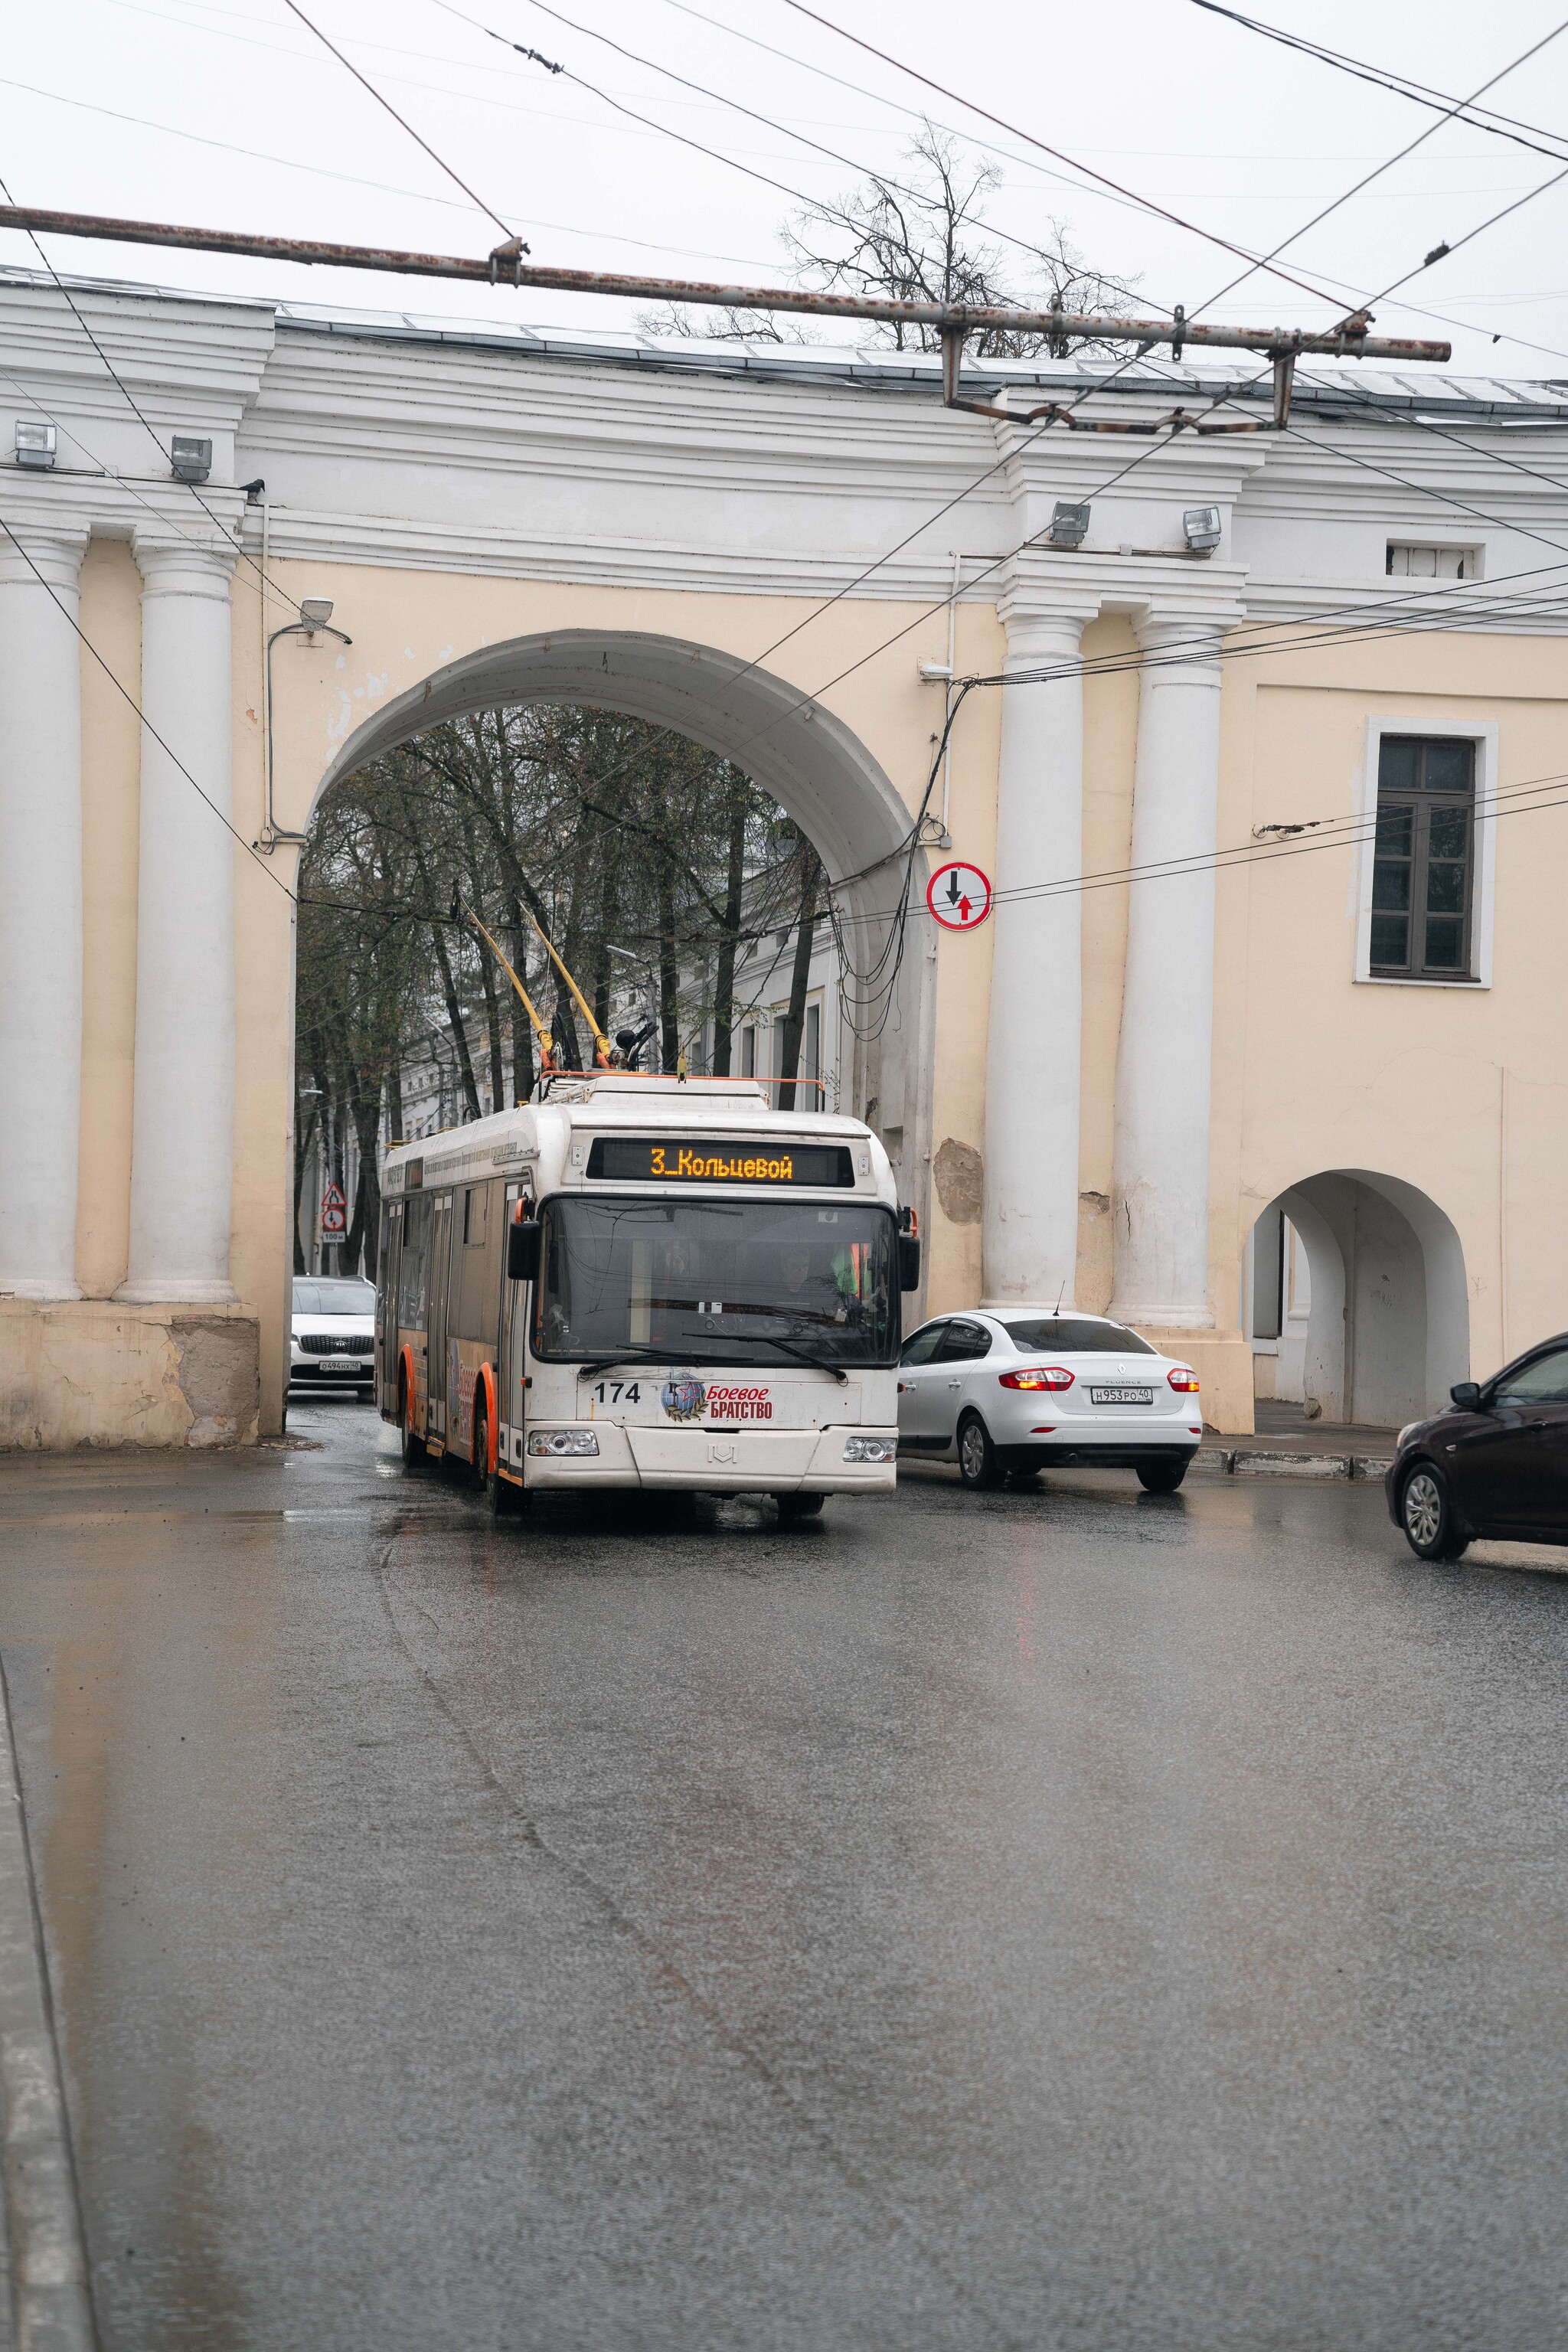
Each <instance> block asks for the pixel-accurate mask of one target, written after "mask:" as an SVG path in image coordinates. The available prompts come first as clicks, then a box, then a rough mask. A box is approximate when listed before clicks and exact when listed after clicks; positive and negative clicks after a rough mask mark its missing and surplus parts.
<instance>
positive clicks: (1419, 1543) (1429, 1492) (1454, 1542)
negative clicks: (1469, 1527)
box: [1399, 1462, 1468, 1559]
mask: <svg viewBox="0 0 1568 2352" xmlns="http://www.w3.org/2000/svg"><path fill="white" fill-rule="evenodd" d="M1399 1515H1400V1517H1401V1519H1402V1520H1403V1521H1404V1525H1405V1536H1406V1538H1408V1540H1409V1544H1410V1549H1411V1550H1412V1551H1413V1552H1415V1554H1416V1555H1417V1556H1418V1557H1419V1558H1420V1559H1458V1557H1459V1555H1460V1553H1461V1552H1462V1551H1463V1550H1464V1549H1465V1547H1466V1543H1467V1541H1468V1538H1466V1537H1464V1536H1462V1535H1460V1533H1459V1532H1458V1528H1457V1527H1456V1526H1455V1523H1454V1507H1453V1503H1452V1501H1451V1500H1450V1498H1449V1495H1448V1485H1447V1479H1446V1478H1445V1477H1444V1475H1443V1474H1442V1472H1441V1471H1440V1470H1437V1469H1434V1468H1432V1467H1431V1466H1430V1465H1428V1464H1426V1463H1425V1462H1421V1463H1417V1465H1416V1466H1415V1469H1414V1470H1412V1472H1411V1473H1410V1475H1409V1477H1408V1478H1406V1480H1405V1492H1404V1494H1403V1495H1402V1496H1400V1501H1399Z"/></svg>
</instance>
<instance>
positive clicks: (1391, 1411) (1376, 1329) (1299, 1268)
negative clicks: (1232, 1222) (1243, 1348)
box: [1246, 1168, 1470, 1429]
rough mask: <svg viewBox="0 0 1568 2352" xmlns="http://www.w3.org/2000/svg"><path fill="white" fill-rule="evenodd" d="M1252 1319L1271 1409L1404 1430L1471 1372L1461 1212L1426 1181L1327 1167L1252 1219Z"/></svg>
mask: <svg viewBox="0 0 1568 2352" xmlns="http://www.w3.org/2000/svg"><path fill="white" fill-rule="evenodd" d="M1247 1292H1248V1297H1247V1327H1246V1328H1247V1329H1248V1330H1249V1332H1250V1333H1251V1336H1252V1345H1253V1359H1254V1368H1255V1375H1256V1379H1255V1385H1256V1391H1257V1394H1258V1400H1259V1404H1260V1408H1261V1406H1262V1404H1263V1402H1264V1401H1266V1400H1273V1401H1274V1402H1275V1405H1276V1407H1277V1408H1278V1410H1277V1412H1275V1413H1274V1414H1272V1415H1271V1416H1270V1418H1271V1419H1273V1420H1274V1421H1275V1422H1276V1423H1277V1424H1280V1423H1284V1421H1285V1417H1286V1416H1285V1410H1284V1409H1285V1408H1287V1407H1289V1406H1295V1407H1298V1408H1299V1409H1300V1412H1302V1413H1303V1414H1304V1415H1305V1417H1306V1418H1308V1419H1309V1420H1312V1419H1319V1418H1321V1419H1322V1420H1323V1421H1326V1422H1332V1423H1340V1424H1346V1425H1355V1426H1361V1427H1365V1428H1379V1429H1387V1428H1397V1427H1398V1426H1399V1425H1400V1424H1401V1423H1405V1422H1407V1421H1413V1420H1415V1419H1418V1418H1419V1417H1420V1416H1421V1415H1422V1414H1424V1413H1427V1412H1436V1410H1437V1409H1438V1407H1439V1406H1441V1405H1443V1404H1445V1403H1447V1396H1448V1391H1449V1388H1450V1387H1451V1386H1452V1384H1453V1383H1454V1382H1455V1381H1462V1380H1466V1379H1468V1377H1469V1360H1470V1330H1469V1299H1468V1289H1467V1285H1466V1276H1465V1261H1464V1251H1463V1249H1462V1247H1461V1245H1460V1242H1459V1236H1458V1233H1457V1232H1456V1231H1455V1228H1454V1225H1453V1223H1452V1221H1451V1220H1450V1219H1449V1218H1448V1217H1447V1215H1446V1214H1445V1213H1444V1212H1443V1210H1441V1209H1440V1208H1439V1207H1438V1206H1437V1204H1436V1202H1435V1201H1433V1200H1432V1199H1431V1198H1430V1197H1429V1196H1428V1195H1427V1194H1426V1193H1425V1192H1420V1191H1419V1190H1418V1189H1417V1188H1416V1187H1415V1185H1413V1184H1407V1183H1405V1182H1404V1181H1402V1180H1401V1179H1400V1178H1398V1177H1394V1176H1384V1175H1381V1174H1378V1173H1376V1172H1375V1171H1372V1170H1370V1169H1363V1168H1335V1169H1328V1170H1324V1171H1321V1173H1320V1174H1318V1175H1315V1176H1309V1177H1305V1178H1302V1179H1301V1180H1300V1181H1298V1182H1296V1183H1294V1184H1291V1185H1289V1186H1288V1187H1287V1188H1286V1190H1285V1191H1284V1192H1280V1193H1279V1194H1278V1195H1277V1196H1276V1197H1275V1199H1274V1200H1273V1201H1271V1202H1270V1203H1269V1204H1268V1208H1267V1209H1265V1210H1264V1212H1263V1213H1262V1215H1261V1216H1260V1217H1258V1220H1257V1222H1256V1223H1255V1224H1254V1226H1253V1229H1252V1239H1251V1247H1250V1249H1249V1252H1248V1254H1247Z"/></svg>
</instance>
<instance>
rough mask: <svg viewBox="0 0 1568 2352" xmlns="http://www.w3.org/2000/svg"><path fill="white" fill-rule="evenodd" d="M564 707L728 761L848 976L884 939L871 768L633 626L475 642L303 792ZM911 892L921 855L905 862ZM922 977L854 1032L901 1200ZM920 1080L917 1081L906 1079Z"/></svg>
mask: <svg viewBox="0 0 1568 2352" xmlns="http://www.w3.org/2000/svg"><path fill="white" fill-rule="evenodd" d="M527 702H534V703H539V702H552V703H575V704H582V705H585V706H587V707H588V708H591V709H601V710H614V711H617V712H621V713H623V714H625V715H626V716H627V717H630V718H635V719H647V720H649V721H651V722H652V723H653V724H654V725H657V726H660V727H668V728H669V729H670V730H673V731H674V732H677V733H679V734H681V735H687V736H690V737H691V738H692V739H693V740H695V741H697V742H699V743H701V744H702V745H704V746H705V748H706V749H708V750H709V751H714V752H717V753H718V754H719V755H720V756H721V757H722V758H725V759H730V760H732V761H734V762H735V763H736V765H737V766H738V767H741V768H742V769H743V770H744V771H745V772H747V773H748V774H749V775H751V776H752V778H753V779H754V780H755V782H757V783H759V784H761V785H762V786H763V788H764V789H765V790H766V791H768V792H770V793H773V797H774V798H775V799H776V800H777V801H778V802H779V803H781V805H782V806H783V807H784V809H785V810H787V812H788V813H789V814H790V815H791V816H792V817H793V818H794V819H795V822H796V823H797V824H799V825H800V826H801V828H802V829H803V831H804V832H805V833H806V834H807V835H809V836H810V838H811V840H812V842H813V843H814V845H815V846H816V851H817V854H818V856H820V857H821V859H822V862H823V865H824V866H825V867H826V870H827V874H828V876H829V878H830V879H831V880H832V881H833V882H835V883H836V884H837V885H839V886H840V899H841V903H842V904H843V905H844V906H845V907H846V908H847V913H848V917H849V920H848V923H847V926H846V929H847V934H848V936H849V937H850V939H851V940H852V941H853V942H854V944H853V945H852V947H851V950H850V952H851V954H852V956H853V957H854V960H855V962H856V963H857V964H858V966H860V967H862V968H864V967H866V966H867V965H868V964H869V963H870V962H871V961H873V960H874V959H875V957H876V956H877V954H878V952H879V950H880V948H881V947H882V945H883V943H884V942H885V941H886V940H887V937H888V933H889V929H890V926H891V922H892V919H893V918H894V915H895V913H896V909H897V906H898V901H899V898H900V894H901V892H902V890H903V887H904V877H905V872H906V863H907V856H908V850H909V846H910V832H911V823H910V812H909V810H908V808H907V807H906V806H905V803H904V802H903V801H902V800H901V799H900V796H899V794H898V793H897V792H896V791H895V790H894V788H893V786H892V784H891V783H890V782H889V779H888V777H887V775H886V774H885V773H884V772H883V770H882V768H881V766H880V765H879V762H878V761H877V760H876V759H875V758H874V757H873V756H872V754H871V752H870V751H868V749H867V747H866V745H865V744H864V743H863V742H861V741H860V740H859V739H858V736H857V735H856V734H855V733H854V732H853V730H851V729H850V728H848V727H847V726H846V725H845V723H844V722H843V720H842V719H838V718H837V717H835V715H834V714H833V713H832V712H831V711H830V710H828V709H826V708H825V707H824V706H823V705H822V704H821V703H819V702H817V701H815V700H814V699H812V698H810V697H809V696H805V695H803V694H802V693H801V692H800V690H799V689H798V688H795V687H792V686H790V685H789V684H788V683H787V682H786V681H785V680H784V679H783V678H781V677H777V676H775V675H774V674H773V672H771V671H770V670H768V669H766V668H764V667H763V666H762V665H761V664H760V663H755V662H747V661H743V660H741V659H738V658H737V656H735V655H734V654H731V653H724V652H721V651H720V650H718V649H717V648H715V647H713V646H704V645H699V644H694V643H692V642H690V641H689V640H686V639H682V638H677V637H668V636H660V635H655V634H653V633H652V632H647V631H637V630H624V629H609V628H567V629H559V630H552V631H540V632H537V633H535V634H533V635H528V636H522V637H517V638H513V639H510V640H507V641H505V642H503V643H501V644H499V645H490V646H483V647H480V648H479V649H478V650H476V651H474V652H471V653H469V654H467V655H465V656H462V657H461V658H460V659H458V660H457V661H454V662H451V663H450V664H448V665H447V667H444V668H442V669H440V670H438V671H437V672H435V673H434V674H433V675H432V676H430V677H426V678H425V679H423V680H421V681H420V683H419V684H418V685H416V686H414V687H410V688H407V689H406V690H405V692H403V693H401V694H399V695H397V696H395V698H392V699H391V700H389V701H388V702H386V703H385V704H384V705H383V706H382V707H381V708H380V709H377V710H376V711H375V712H374V714H373V715H371V716H369V717H367V718H365V719H363V720H362V721H361V722H360V723H359V724H358V725H357V726H355V727H354V728H353V730H352V731H351V732H350V733H348V735H347V736H346V737H345V739H344V740H343V741H342V744H341V746H340V748H339V749H338V751H337V752H336V753H335V754H334V756H333V758H332V759H331V761H330V763H329V764H328V766H327V768H326V770H325V772H324V773H323V774H322V775H321V780H320V782H319V784H318V785H317V788H316V792H315V794H314V795H313V797H312V802H311V806H312V808H313V807H314V804H315V800H316V799H319V797H320V795H321V793H322V792H324V791H325V790H326V789H327V787H328V786H329V785H330V784H331V783H332V782H335V781H336V780H337V779H338V778H340V777H342V776H346V775H349V774H352V773H353V771H354V770H355V769H356V768H360V767H363V765H364V764H365V763H366V762H367V761H371V760H374V759H376V758H378V757H380V756H381V755H382V754H384V753H385V752H387V751H392V750H394V749H395V747H396V746H397V745H398V744H400V743H405V742H408V741H409V740H412V739H413V738H414V737H416V736H417V735H420V734H423V733H424V732H425V731H426V730H427V729H429V728H431V727H434V726H437V725H439V724H440V723H441V722H442V721H444V720H447V719H459V718H464V717H467V716H469V715H471V714H472V713H473V712H475V711H479V710H487V709H496V708H497V707H498V706H501V705H515V704H520V703H527ZM915 866H916V878H915V880H914V883H913V886H912V887H913V888H914V889H915V891H916V892H917V894H918V892H919V891H920V890H921V889H922V888H923V887H924V883H925V878H926V872H927V860H926V858H925V856H924V854H923V852H917V854H916V859H915ZM930 984H931V983H930V976H929V972H928V967H927V964H926V961H925V959H924V958H920V957H910V956H908V955H905V956H904V957H903V958H902V959H901V960H900V963H899V966H898V971H897V977H896V980H895V982H894V983H893V989H892V996H891V1003H890V1004H889V1008H888V1017H887V1019H886V1020H885V1021H882V1020H880V1018H879V1019H878V1020H877V1021H876V1022H873V1023H869V1024H865V1026H866V1028H867V1029H868V1030H869V1029H872V1028H875V1029H876V1030H877V1032H878V1034H875V1035H870V1034H863V1035H855V1036H854V1038H853V1050H852V1053H851V1055H849V1056H848V1057H847V1058H848V1060H849V1062H850V1065H851V1067H852V1073H853V1076H852V1102H851V1107H852V1108H853V1109H854V1111H855V1112H856V1114H857V1115H858V1117H862V1118H868V1119H869V1120H870V1122H871V1123H872V1124H873V1125H875V1126H876V1128H877V1129H878V1130H879V1133H880V1134H881V1135H882V1136H883V1138H884V1140H885V1141H886V1142H887V1144H888V1148H889V1156H890V1157H891V1158H892V1160H893V1163H894V1168H895V1172H896V1173H898V1175H899V1177H900V1186H901V1188H902V1190H903V1192H904V1196H905V1198H906V1199H910V1200H912V1201H913V1202H914V1205H916V1206H917V1208H920V1209H921V1210H923V1208H924V1201H923V1197H921V1196H920V1195H919V1194H917V1193H916V1192H914V1191H913V1190H912V1189H911V1187H912V1185H913V1182H914V1178H915V1171H920V1173H921V1178H922V1180H923V1176H924V1171H925V1170H926V1168H927V1167H928V1165H929V1158H928V1154H929V1148H930V1137H929V1134H928V1133H927V1132H926V1127H927V1126H928V1125H929V1118H930V1104H931V1086H930V1084H929V1062H930V1055H931V1019H930V1008H929V1006H927V1005H925V1004H924V1003H922V997H923V996H924V995H926V994H928V993H929V990H930ZM922 1076H923V1077H924V1078H925V1080H926V1082H925V1083H923V1084H922Z"/></svg>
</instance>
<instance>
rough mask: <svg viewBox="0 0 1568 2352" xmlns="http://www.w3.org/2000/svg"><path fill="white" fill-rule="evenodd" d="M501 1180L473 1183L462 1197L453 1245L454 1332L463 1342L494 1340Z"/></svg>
mask: <svg viewBox="0 0 1568 2352" xmlns="http://www.w3.org/2000/svg"><path fill="white" fill-rule="evenodd" d="M491 1192H496V1193H498V1194H499V1192H500V1179H499V1178H497V1179H493V1180H492V1181H490V1182H489V1183H487V1184H470V1185H469V1186H468V1189H467V1191H466V1192H464V1194H463V1196H462V1204H461V1212H460V1213H461V1217H462V1224H461V1227H460V1228H459V1230H460V1232H461V1234H462V1241H461V1244H459V1243H458V1238H457V1236H456V1234H454V1236H453V1242H452V1321H451V1326H450V1328H451V1330H452V1332H453V1333H454V1335H455V1336H456V1337H457V1338H458V1339H494V1337H495V1332H496V1328H497V1322H498V1318H499V1316H500V1238H501V1234H500V1225H501V1219H500V1201H499V1199H498V1200H496V1201H494V1202H492V1201H491V1199H490V1194H491Z"/></svg>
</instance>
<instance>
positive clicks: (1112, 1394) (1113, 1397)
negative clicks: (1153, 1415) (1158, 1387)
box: [1089, 1389, 1154, 1404]
mask: <svg viewBox="0 0 1568 2352" xmlns="http://www.w3.org/2000/svg"><path fill="white" fill-rule="evenodd" d="M1089 1402H1090V1404H1152V1403H1153V1402H1154V1391H1153V1390H1152V1389H1090V1391H1089Z"/></svg>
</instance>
